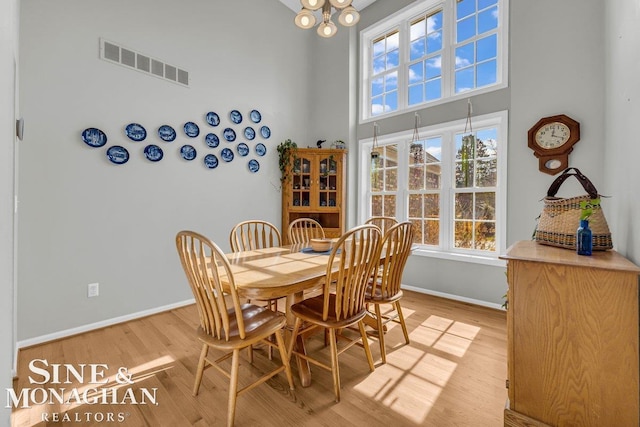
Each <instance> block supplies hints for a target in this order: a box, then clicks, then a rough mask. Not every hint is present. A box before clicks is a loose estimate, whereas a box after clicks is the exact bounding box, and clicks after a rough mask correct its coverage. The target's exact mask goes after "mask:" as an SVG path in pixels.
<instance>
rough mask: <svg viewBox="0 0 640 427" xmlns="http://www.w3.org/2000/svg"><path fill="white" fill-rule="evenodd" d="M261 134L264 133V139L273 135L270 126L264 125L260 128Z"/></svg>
mask: <svg viewBox="0 0 640 427" xmlns="http://www.w3.org/2000/svg"><path fill="white" fill-rule="evenodd" d="M260 135H262V137H263V138H264V139H267V138H269V137H270V136H271V129H269V127H268V126H262V127H261V128H260Z"/></svg>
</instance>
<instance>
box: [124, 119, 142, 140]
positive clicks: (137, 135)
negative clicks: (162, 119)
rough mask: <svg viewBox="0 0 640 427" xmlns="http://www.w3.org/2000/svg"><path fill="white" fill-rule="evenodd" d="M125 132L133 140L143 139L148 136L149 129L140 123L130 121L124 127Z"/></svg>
mask: <svg viewBox="0 0 640 427" xmlns="http://www.w3.org/2000/svg"><path fill="white" fill-rule="evenodd" d="M124 133H125V135H127V136H128V137H129V139H130V140H132V141H136V142H137V141H142V140H144V139H145V138H146V137H147V130H146V129H145V128H144V127H143V126H142V125H139V124H138V123H129V124H128V125H127V126H126V127H125V128H124Z"/></svg>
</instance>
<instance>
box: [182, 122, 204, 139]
mask: <svg viewBox="0 0 640 427" xmlns="http://www.w3.org/2000/svg"><path fill="white" fill-rule="evenodd" d="M184 133H185V134H187V136H190V137H191V138H195V137H196V136H198V135H200V128H199V127H198V125H197V124H195V123H193V122H187V123H185V124H184Z"/></svg>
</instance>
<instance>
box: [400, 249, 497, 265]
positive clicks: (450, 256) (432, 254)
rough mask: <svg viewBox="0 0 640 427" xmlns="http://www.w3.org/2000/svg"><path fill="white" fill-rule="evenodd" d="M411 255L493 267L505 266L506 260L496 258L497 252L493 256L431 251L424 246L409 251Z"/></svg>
mask: <svg viewBox="0 0 640 427" xmlns="http://www.w3.org/2000/svg"><path fill="white" fill-rule="evenodd" d="M411 255H415V256H423V257H427V258H438V259H446V260H449V261H459V262H471V263H475V264H482V265H490V266H495V267H505V268H506V266H507V262H506V261H505V260H502V259H498V256H499V255H498V254H496V256H495V257H493V256H484V255H477V254H462V253H457V252H442V251H433V250H429V249H424V248H418V249H414V250H413V251H411Z"/></svg>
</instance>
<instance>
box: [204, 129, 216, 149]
mask: <svg viewBox="0 0 640 427" xmlns="http://www.w3.org/2000/svg"><path fill="white" fill-rule="evenodd" d="M204 142H206V143H207V145H208V146H209V147H211V148H216V147H217V146H218V145H219V144H220V140H219V139H218V135H216V134H215V133H208V134H207V136H205V137H204Z"/></svg>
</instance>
